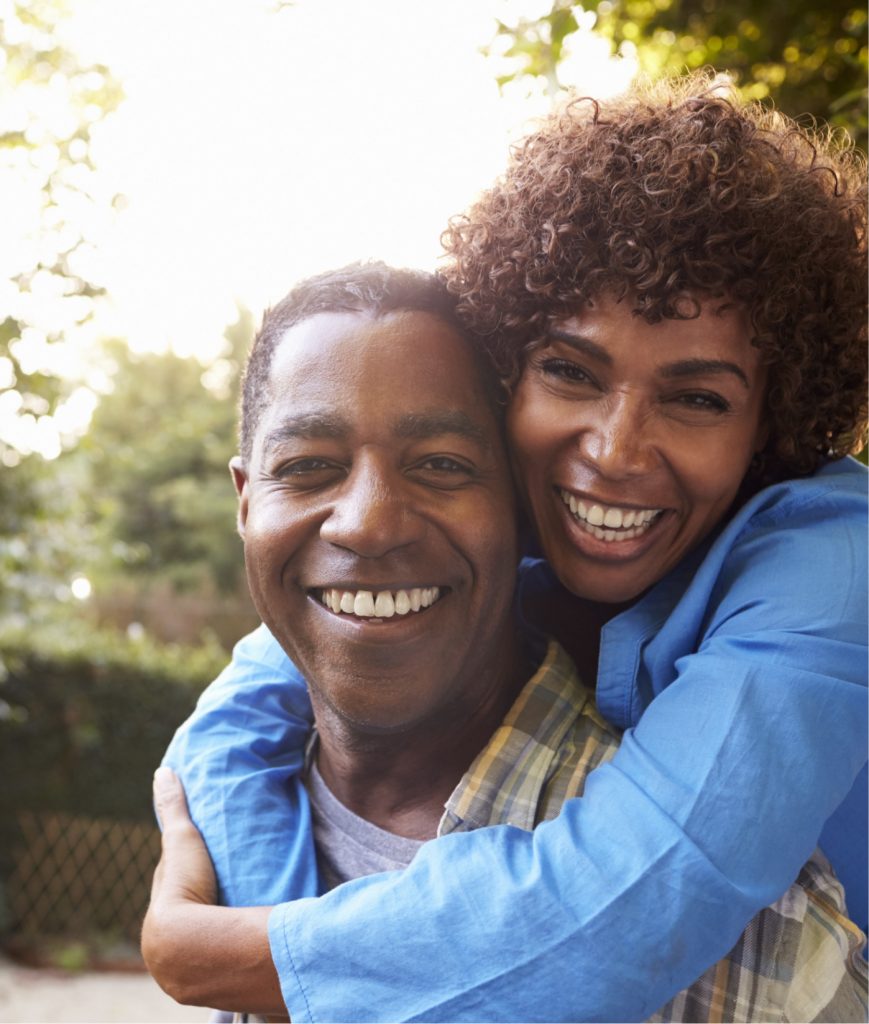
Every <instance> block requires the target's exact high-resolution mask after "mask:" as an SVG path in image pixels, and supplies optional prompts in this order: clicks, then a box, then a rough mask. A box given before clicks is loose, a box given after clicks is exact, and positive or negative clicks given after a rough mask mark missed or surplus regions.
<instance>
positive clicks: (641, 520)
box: [561, 491, 661, 542]
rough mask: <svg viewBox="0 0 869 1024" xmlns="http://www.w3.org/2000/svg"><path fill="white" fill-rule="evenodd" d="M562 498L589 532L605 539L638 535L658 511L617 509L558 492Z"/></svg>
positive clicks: (657, 514)
mask: <svg viewBox="0 0 869 1024" xmlns="http://www.w3.org/2000/svg"><path fill="white" fill-rule="evenodd" d="M561 500H562V501H563V502H564V504H565V505H567V507H568V508H569V509H570V511H571V512H572V513H573V515H574V516H575V518H576V519H577V521H578V522H579V523H581V525H582V526H583V527H585V529H586V530H587V531H588V532H589V533H590V534H592V535H593V536H595V537H597V538H598V540H603V541H607V542H611V541H618V540H632V539H633V538H634V537H639V536H640V535H641V534H643V533H645V532H646V530H647V529H648V528H649V525H650V523H651V522H652V520H653V519H656V518H657V517H658V516H659V515H660V513H661V509H659V508H646V509H620V508H613V507H612V506H609V507H607V508H605V507H604V506H603V505H589V504H587V503H586V502H584V501H581V500H580V499H578V498H575V497H574V496H573V495H572V494H570V493H569V492H568V491H561Z"/></svg>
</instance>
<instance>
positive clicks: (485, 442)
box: [392, 409, 492, 449]
mask: <svg viewBox="0 0 869 1024" xmlns="http://www.w3.org/2000/svg"><path fill="white" fill-rule="evenodd" d="M392 429H393V431H394V433H395V435H396V437H402V438H407V439H409V440H413V439H419V440H425V439H426V438H429V437H437V436H438V435H440V434H457V435H458V436H459V437H464V438H467V440H469V441H474V442H475V443H476V444H478V445H480V446H481V447H483V448H487V449H489V448H491V447H492V438H491V436H490V434H489V432H488V431H486V430H484V429H483V428H482V427H480V426H478V425H477V424H476V423H474V421H473V420H472V419H471V418H470V416H468V414H467V413H465V412H462V410H461V409H438V410H436V411H434V412H414V413H408V414H407V415H405V416H402V417H400V418H399V419H398V420H396V421H395V423H394V424H393V428H392Z"/></svg>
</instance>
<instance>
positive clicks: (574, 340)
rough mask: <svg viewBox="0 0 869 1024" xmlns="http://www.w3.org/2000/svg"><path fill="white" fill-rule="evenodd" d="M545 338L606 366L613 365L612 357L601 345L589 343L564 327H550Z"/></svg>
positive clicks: (588, 340) (581, 336) (593, 342)
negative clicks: (568, 346)
mask: <svg viewBox="0 0 869 1024" xmlns="http://www.w3.org/2000/svg"><path fill="white" fill-rule="evenodd" d="M547 338H548V339H549V340H552V341H563V342H565V343H566V344H568V345H570V346H571V348H575V349H576V350H577V351H578V352H582V354H583V355H586V356H590V357H591V358H592V359H597V360H598V361H599V362H601V363H604V364H605V365H606V366H612V364H613V357H612V356H611V355H610V354H609V352H607V350H606V349H605V348H604V347H603V345H598V344H597V342H595V341H591V340H590V339H588V338H585V337H583V335H581V334H574V333H573V332H572V331H568V330H566V329H565V328H564V327H550V328H549V330H548V331H547Z"/></svg>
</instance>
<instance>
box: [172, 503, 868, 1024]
mask: <svg viewBox="0 0 869 1024" xmlns="http://www.w3.org/2000/svg"><path fill="white" fill-rule="evenodd" d="M863 508H864V517H865V500H864V502H863ZM834 512H835V510H831V509H826V510H825V509H823V508H822V507H820V506H819V507H818V508H817V510H816V513H815V518H814V519H811V520H810V521H808V522H804V523H803V526H805V527H806V529H805V532H802V531H801V530H799V529H792V527H795V526H797V525H799V524H797V523H796V522H795V521H794V520H793V519H792V520H790V521H789V522H782V521H779V522H774V521H773V519H772V518H769V517H768V520H767V522H766V526H763V524H762V523H761V521H760V520H758V522H757V523H756V524H754V527H753V529H752V530H751V531H747V532H746V534H745V536H744V538H743V539H742V541H741V542H740V543H739V544H737V545H735V546H734V548H733V550H732V552H731V553H730V555H729V559H730V560H729V562H728V564H727V566H726V567H725V568H726V571H725V572H723V573H721V574H720V575H719V576H718V577H716V578H717V579H718V580H719V582H718V584H717V592H716V594H715V597H714V601H713V602H712V603H711V604H710V606H709V613H708V616H707V617H706V621H705V622H704V625H703V630H702V631H701V633H700V635H699V636H698V639H697V643H696V645H695V653H693V654H691V655H689V656H686V657H684V658H681V659H679V661H678V664H677V665H676V669H675V679H674V680H673V682H672V683H670V684H669V685H668V686H667V687H666V688H665V689H664V690H663V691H662V692H660V693H658V694H656V695H655V696H654V699H653V700H652V701H651V703H650V705H649V707H648V708H647V709H646V710H645V712H644V713H643V715H642V717H641V718H640V719H639V722H638V724H637V725H636V727H635V728H633V729H628V730H627V731H626V733H625V735H624V738H623V743H622V746H621V748H620V750H619V751H618V753H617V754H616V756H615V757H614V759H613V761H612V762H610V763H609V764H607V765H604V766H602V767H601V768H599V769H598V770H596V771H595V772H593V773H592V774H591V775H590V776H589V779H588V783H587V786H586V790H585V793H584V796H583V797H582V798H581V799H579V800H572V801H569V802H568V803H567V804H566V805H565V807H564V808H563V810H562V812H561V814H560V815H559V816H558V817H557V818H556V819H554V820H553V821H550V822H547V823H545V824H543V825H541V826H539V827H538V828H537V829H536V830H535V831H534V832H530V833H529V832H523V831H521V830H518V829H515V828H512V827H510V826H496V827H493V828H488V829H483V830H480V831H477V832H473V833H460V834H453V835H449V836H445V837H443V838H442V839H439V840H436V841H434V842H432V843H429V844H427V845H426V846H425V847H424V848H423V849H422V850H421V851H420V853H419V854H418V855H417V857H416V858H415V860H414V862H413V863H412V865H411V866H410V867H409V868H408V869H407V870H406V871H404V872H401V873H390V874H385V875H379V876H373V877H371V878H367V879H359V880H357V881H355V882H351V883H348V884H347V885H345V886H342V887H340V888H339V889H336V890H334V891H333V892H331V893H329V894H328V895H327V896H325V897H322V898H320V899H311V898H301V899H296V900H294V902H284V903H282V904H281V905H279V906H277V907H276V908H275V909H274V910H273V911H272V914H271V917H270V922H269V933H270V941H271V949H272V955H273V959H274V962H275V965H276V967H277V969H278V973H279V975H280V978H281V984H282V990H283V994H284V998H285V1001H286V1003H287V1007H288V1009H289V1011H290V1013H291V1016H292V1018H293V1020H294V1021H296V1022H297V1024H299V1022H301V1021H326V1020H356V1021H376V1020H392V1021H399V1020H402V1021H416V1020H419V1021H423V1020H431V1021H437V1020H441V1021H442V1020H455V1021H461V1020H491V1021H500V1020H505V1021H507V1020H559V1019H560V1020H588V1021H606V1020H610V1021H612V1020H640V1019H644V1018H646V1017H648V1016H650V1015H651V1014H652V1013H653V1012H654V1011H655V1010H657V1009H658V1008H659V1007H660V1006H662V1005H663V1004H664V1003H665V1002H666V1001H667V1000H668V999H670V998H671V997H672V996H673V995H674V994H675V993H676V992H678V991H679V990H681V989H682V988H684V987H686V986H687V985H688V984H690V983H691V982H692V981H694V980H695V978H696V977H697V976H698V975H700V974H701V973H702V972H703V971H704V970H705V969H706V968H707V967H708V966H709V965H710V964H711V963H713V962H714V961H716V960H718V959H720V958H721V957H722V956H723V955H725V954H726V953H727V951H728V950H729V949H730V948H731V947H732V946H733V945H734V943H735V942H736V940H737V938H738V936H739V934H740V933H741V932H742V930H743V929H744V927H745V925H746V923H747V922H748V921H749V919H750V918H751V917H752V916H753V915H754V914H755V913H757V911H758V910H760V909H761V908H762V907H764V906H766V905H768V904H770V903H772V902H773V901H774V900H776V899H777V898H778V897H779V896H780V895H781V894H782V892H784V890H785V889H787V887H788V886H789V885H790V884H791V883H792V882H793V880H794V878H795V877H796V875H797V873H798V871H799V869H800V867H801V865H802V863H803V862H804V861H805V860H807V859H808V857H809V855H810V854H811V851H812V849H813V847H814V845H815V843H816V842H817V838H818V834H819V832H820V830H821V828H822V826H823V823H824V822H825V820H826V819H827V818H828V817H829V815H830V814H831V812H832V811H833V810H834V808H835V807H836V806H837V805H838V804H839V803H840V802H841V801H842V799H843V797H844V796H845V794H846V793H847V792H848V790H849V788H850V786H851V784H852V782H853V779H854V776H855V774H856V772H857V771H858V770H859V768H860V766H861V765H862V764H863V763H864V762H865V757H866V688H865V672H866V655H865V632H866V607H865V604H866V601H865V564H866V557H865V523H864V525H863V526H862V527H861V529H862V534H863V540H862V547H861V542H860V537H859V531H857V530H856V529H850V528H845V529H842V528H841V522H839V523H836V522H835V520H834V519H833V520H832V522H833V523H834V526H835V528H832V527H831V516H832V515H834ZM852 525H853V524H852ZM861 550H862V556H861V553H860V552H861ZM810 553H811V554H810ZM245 644H246V645H247V646H245V647H244V649H243V650H242V652H241V654H243V655H244V657H245V658H246V659H247V661H244V660H243V659H242V657H241V656H240V652H239V649H238V648H237V649H236V654H235V659H234V662H233V666H231V667H230V669H229V674H228V675H227V676H226V677H225V678H224V677H222V681H221V680H218V683H216V684H215V688H214V691H213V692H211V691H207V694H206V697H205V698H203V700H204V704H203V705H202V706H201V707H200V709H199V710H198V711H197V715H196V716H195V717H194V720H193V724H188V726H186V727H185V728H184V729H182V731H181V733H180V734H179V735H180V736H181V737H182V739H181V740H180V741H179V740H178V738H176V741H175V742H174V743H173V747H172V748H170V752H169V762H170V763H173V757H174V758H175V759H176V763H179V764H180V763H181V762H184V767H183V768H182V775H183V777H184V779H185V782H186V783H187V784H188V786H189V785H191V783H192V784H193V786H194V789H195V790H196V791H197V795H196V796H194V800H193V802H194V803H196V804H197V805H199V802H200V799H202V800H206V801H207V800H210V799H212V797H210V796H208V794H207V792H206V790H207V789H208V788H209V787H210V786H211V785H212V784H213V783H214V784H216V785H217V786H218V788H221V787H222V789H223V792H222V795H219V796H218V797H216V798H213V799H216V800H217V803H216V804H215V805H214V806H213V807H210V808H206V809H207V813H206V819H209V820H206V821H205V822H204V823H205V825H206V826H207V827H211V832H213V833H214V836H212V834H211V833H210V832H208V831H206V839H207V841H208V843H209V846H210V847H211V848H212V854H213V856H214V857H215V860H216V861H218V860H219V861H221V863H223V865H224V866H223V868H221V871H220V872H219V873H220V874H221V884H222V885H225V891H226V893H227V896H228V898H229V899H230V901H231V902H255V903H270V902H274V899H272V898H271V897H270V896H269V898H263V896H262V893H266V894H274V893H275V892H277V891H279V889H280V888H282V887H283V888H286V889H287V891H288V892H292V894H293V895H294V896H303V897H304V896H305V895H306V892H305V890H306V888H307V889H308V891H309V893H310V894H313V892H314V891H315V889H314V888H313V885H312V882H311V879H310V877H306V871H307V872H308V875H310V874H311V873H312V870H313V867H312V855H311V851H310V847H309V846H308V845H306V843H307V842H309V840H307V841H306V840H305V839H304V838H303V836H302V833H303V832H305V831H307V830H308V829H309V819H308V818H307V817H306V815H307V813H308V812H307V807H306V805H305V804H304V794H303V792H302V794H301V796H299V795H296V796H294V797H293V800H295V801H296V802H295V803H293V802H292V801H290V802H289V805H288V799H287V792H286V781H287V779H288V778H289V777H291V776H292V775H293V773H294V772H297V771H298V768H299V765H300V763H301V746H302V743H303V738H302V734H303V733H304V732H306V731H307V728H308V725H307V715H308V708H307V706H305V707H304V708H302V707H301V703H302V690H303V687H302V684H301V681H300V680H299V679H298V676H297V674H296V673H295V670H294V669H292V666H291V665H290V663H289V662H286V660H285V661H284V663H283V665H282V663H281V662H280V659H279V658H278V657H277V655H276V654H275V653H274V650H272V647H273V646H274V641H271V640H270V639H269V638H268V635H267V634H265V633H264V631H260V632H259V633H258V634H254V635H253V637H251V638H247V641H242V645H245ZM242 645H240V646H242ZM258 660H259V662H260V666H259V667H255V663H256V662H257V661H258ZM286 672H289V673H290V675H291V677H292V679H291V682H290V683H287V680H286V679H285V678H283V675H281V678H280V679H278V678H275V676H276V674H279V675H280V674H282V673H286ZM269 675H271V678H270V679H269V678H267V677H269ZM237 688H240V689H241V691H242V694H241V698H240V704H239V708H240V709H241V710H240V711H239V714H238V716H237V717H235V718H230V717H228V716H223V715H222V714H221V707H220V705H221V703H222V702H223V701H230V700H231V701H235V700H236V693H235V691H236V689H237ZM206 715H211V716H212V718H211V721H212V724H213V725H214V726H215V729H216V732H217V738H218V744H217V753H216V758H217V759H216V760H211V758H212V757H213V755H214V750H213V749H212V746H211V744H212V738H213V737H212V736H210V735H209V733H210V731H211V729H210V726H209V725H208V720H207V719H206V718H205V717H204V716H206ZM275 716H283V718H284V720H282V721H278V720H274V721H273V720H272V719H274V718H275ZM191 733H192V734H195V736H194V740H193V741H191V740H190V735H191ZM243 748H244V749H243ZM191 753H193V754H194V755H196V756H201V757H203V758H206V759H207V760H206V764H207V767H206V768H205V769H198V771H200V772H201V774H199V775H197V773H196V772H193V773H191V772H190V767H189V765H188V757H189V755H190V754H191ZM275 763H276V764H277V770H276V774H274V775H272V774H269V773H270V772H271V771H272V769H273V767H274V764H275ZM236 783H237V784H236ZM296 788H297V789H301V787H296ZM230 798H231V801H232V802H231V804H230ZM248 802H252V803H250V806H251V807H255V808H256V809H255V810H254V811H251V810H250V809H249V804H248ZM194 817H195V815H194ZM212 817H213V818H215V819H218V820H219V819H223V820H221V821H220V827H212V826H213V822H211V821H210V819H211V818H212ZM246 830H247V831H248V832H249V833H250V834H249V835H248V838H247V842H243V840H244V838H245V837H244V833H245V831H246ZM215 838H216V841H217V843H218V846H217V847H216V848H215V846H214V843H215ZM237 842H240V843H241V844H242V845H240V846H236V845H235V844H236V843H237ZM272 843H274V844H276V846H275V849H276V853H275V854H274V855H273V854H272V853H269V852H267V847H268V846H269V845H270V844H272ZM300 846H301V847H302V852H301V853H299V848H300ZM230 850H231V851H232V855H231V857H230ZM288 851H289V854H288ZM247 860H250V861H251V863H252V864H257V865H258V867H256V868H255V869H254V868H253V867H250V866H249V865H248V866H244V875H243V876H241V877H237V876H236V875H234V874H232V872H233V870H234V869H233V867H232V865H233V863H234V864H235V865H237V866H238V868H239V869H241V867H242V865H243V862H245V861H247ZM288 860H291V861H292V862H293V863H294V865H295V868H294V870H293V871H289V870H288V867H287V861H288ZM272 870H274V871H276V872H277V873H278V875H277V878H278V880H277V881H275V878H268V877H267V875H268V873H269V872H270V871H272ZM294 874H295V875H298V876H299V878H301V880H302V882H303V883H304V884H300V882H299V878H296V877H290V876H294ZM224 878H226V881H225V882H224ZM251 894H252V895H251ZM281 898H283V899H288V898H289V897H288V896H284V897H281Z"/></svg>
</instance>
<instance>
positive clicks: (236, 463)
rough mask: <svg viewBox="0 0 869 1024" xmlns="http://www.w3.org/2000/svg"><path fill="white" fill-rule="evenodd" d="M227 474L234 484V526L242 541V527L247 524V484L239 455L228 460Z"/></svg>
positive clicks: (245, 473)
mask: <svg viewBox="0 0 869 1024" xmlns="http://www.w3.org/2000/svg"><path fill="white" fill-rule="evenodd" d="M229 472H230V473H231V474H232V482H233V483H234V484H235V492H236V494H237V495H238V513H237V515H236V520H235V525H236V529H237V530H238V535H239V537H241V539H242V540H244V527H245V524H246V523H247V505H248V482H247V469H246V467H245V464H244V460H243V459H242V457H241V456H240V455H233V457H232V458H231V459H230V460H229Z"/></svg>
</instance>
